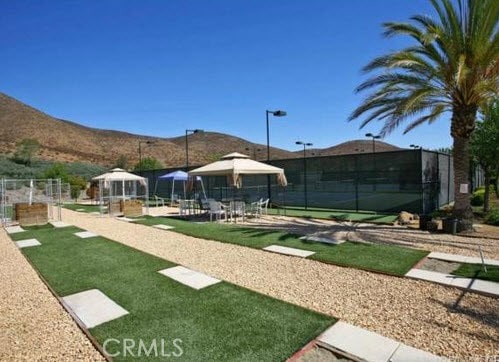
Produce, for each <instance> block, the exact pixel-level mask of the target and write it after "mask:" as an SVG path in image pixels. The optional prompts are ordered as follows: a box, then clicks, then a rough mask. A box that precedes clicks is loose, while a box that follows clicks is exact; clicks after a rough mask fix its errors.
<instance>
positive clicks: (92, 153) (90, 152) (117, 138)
mask: <svg viewBox="0 0 499 362" xmlns="http://www.w3.org/2000/svg"><path fill="white" fill-rule="evenodd" d="M25 138H34V139H36V140H38V142H39V143H40V144H41V148H40V151H39V157H40V158H43V159H47V160H56V161H61V162H74V161H82V162H90V163H95V164H99V165H103V166H110V165H112V164H113V163H114V162H115V161H116V160H117V159H118V157H119V156H121V155H125V156H126V157H127V158H128V159H129V162H130V164H135V163H136V162H137V161H138V158H139V156H138V148H139V141H153V143H152V144H147V143H146V142H143V143H142V144H141V149H142V156H143V157H146V156H152V157H155V158H157V159H158V160H160V161H161V163H163V165H165V166H166V167H170V166H171V167H175V166H183V165H185V136H181V137H175V138H159V137H150V136H140V135H134V134H130V133H126V132H119V131H111V130H101V129H95V128H90V127H84V126H81V125H79V124H76V123H73V122H70V121H65V120H61V119H57V118H54V117H51V116H49V115H47V114H45V113H43V112H41V111H39V110H37V109H35V108H32V107H30V106H28V105H26V104H24V103H22V102H20V101H18V100H16V99H14V98H12V97H9V96H7V95H5V94H3V93H0V153H3V154H12V153H13V152H14V151H15V148H16V143H17V142H19V141H21V140H23V139H25ZM230 152H241V153H246V154H249V155H250V156H252V157H253V156H256V158H257V159H265V158H266V147H265V146H264V145H259V144H254V143H252V142H249V141H247V140H244V139H242V138H238V137H233V136H229V135H226V134H222V133H216V132H202V133H197V134H192V135H189V164H190V165H199V164H204V163H207V162H210V161H213V160H215V159H218V158H219V156H221V155H223V154H226V153H230ZM271 157H272V158H289V157H295V155H294V153H293V152H289V151H285V150H281V149H277V148H272V149H271Z"/></svg>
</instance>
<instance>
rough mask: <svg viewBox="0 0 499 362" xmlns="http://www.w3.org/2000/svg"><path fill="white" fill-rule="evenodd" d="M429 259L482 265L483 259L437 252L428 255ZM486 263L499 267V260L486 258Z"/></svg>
mask: <svg viewBox="0 0 499 362" xmlns="http://www.w3.org/2000/svg"><path fill="white" fill-rule="evenodd" d="M428 258H431V259H439V260H445V261H452V262H457V263H468V264H482V258H479V257H473V256H465V255H456V254H447V253H439V252H435V251H433V252H431V253H430V254H429V255H428ZM484 262H485V264H487V265H496V266H499V260H494V259H485V258H484Z"/></svg>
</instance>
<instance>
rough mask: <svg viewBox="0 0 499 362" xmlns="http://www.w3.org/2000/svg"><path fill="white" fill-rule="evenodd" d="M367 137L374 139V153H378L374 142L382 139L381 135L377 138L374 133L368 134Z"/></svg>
mask: <svg viewBox="0 0 499 362" xmlns="http://www.w3.org/2000/svg"><path fill="white" fill-rule="evenodd" d="M366 137H372V139H373V153H376V143H375V141H374V140H377V139H380V138H381V136H380V135H377V136H375V135H373V134H372V133H366Z"/></svg>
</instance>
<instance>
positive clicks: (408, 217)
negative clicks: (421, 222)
mask: <svg viewBox="0 0 499 362" xmlns="http://www.w3.org/2000/svg"><path fill="white" fill-rule="evenodd" d="M418 219H419V217H418V218H416V217H415V216H414V215H413V214H411V213H410V212H407V211H401V212H400V214H399V216H398V218H397V221H398V223H399V224H400V225H407V224H411V223H412V222H413V221H415V220H418Z"/></svg>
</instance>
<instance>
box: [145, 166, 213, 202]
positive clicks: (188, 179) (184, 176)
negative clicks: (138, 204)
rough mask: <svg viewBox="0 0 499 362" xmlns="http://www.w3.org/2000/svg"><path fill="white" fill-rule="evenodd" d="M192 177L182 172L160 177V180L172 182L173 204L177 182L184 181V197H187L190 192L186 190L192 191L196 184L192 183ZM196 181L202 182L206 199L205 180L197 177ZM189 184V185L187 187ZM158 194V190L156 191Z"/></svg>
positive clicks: (178, 171)
mask: <svg viewBox="0 0 499 362" xmlns="http://www.w3.org/2000/svg"><path fill="white" fill-rule="evenodd" d="M192 178H193V177H192V176H189V174H188V173H187V172H185V171H182V170H177V171H173V172H169V173H166V174H164V175H161V176H159V177H158V180H170V181H171V182H172V193H171V198H170V200H171V202H172V203H173V195H174V192H175V181H182V182H183V183H184V197H185V193H186V191H189V190H186V186H188V187H187V189H189V187H190V189H192V187H193V186H194V185H193V184H194V182H191V181H193V180H192ZM196 181H199V182H201V189H202V191H203V195H204V197H205V198H206V194H205V192H204V185H203V180H202V179H201V176H196ZM186 183H187V185H186ZM154 192H156V189H155V191H154Z"/></svg>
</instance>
